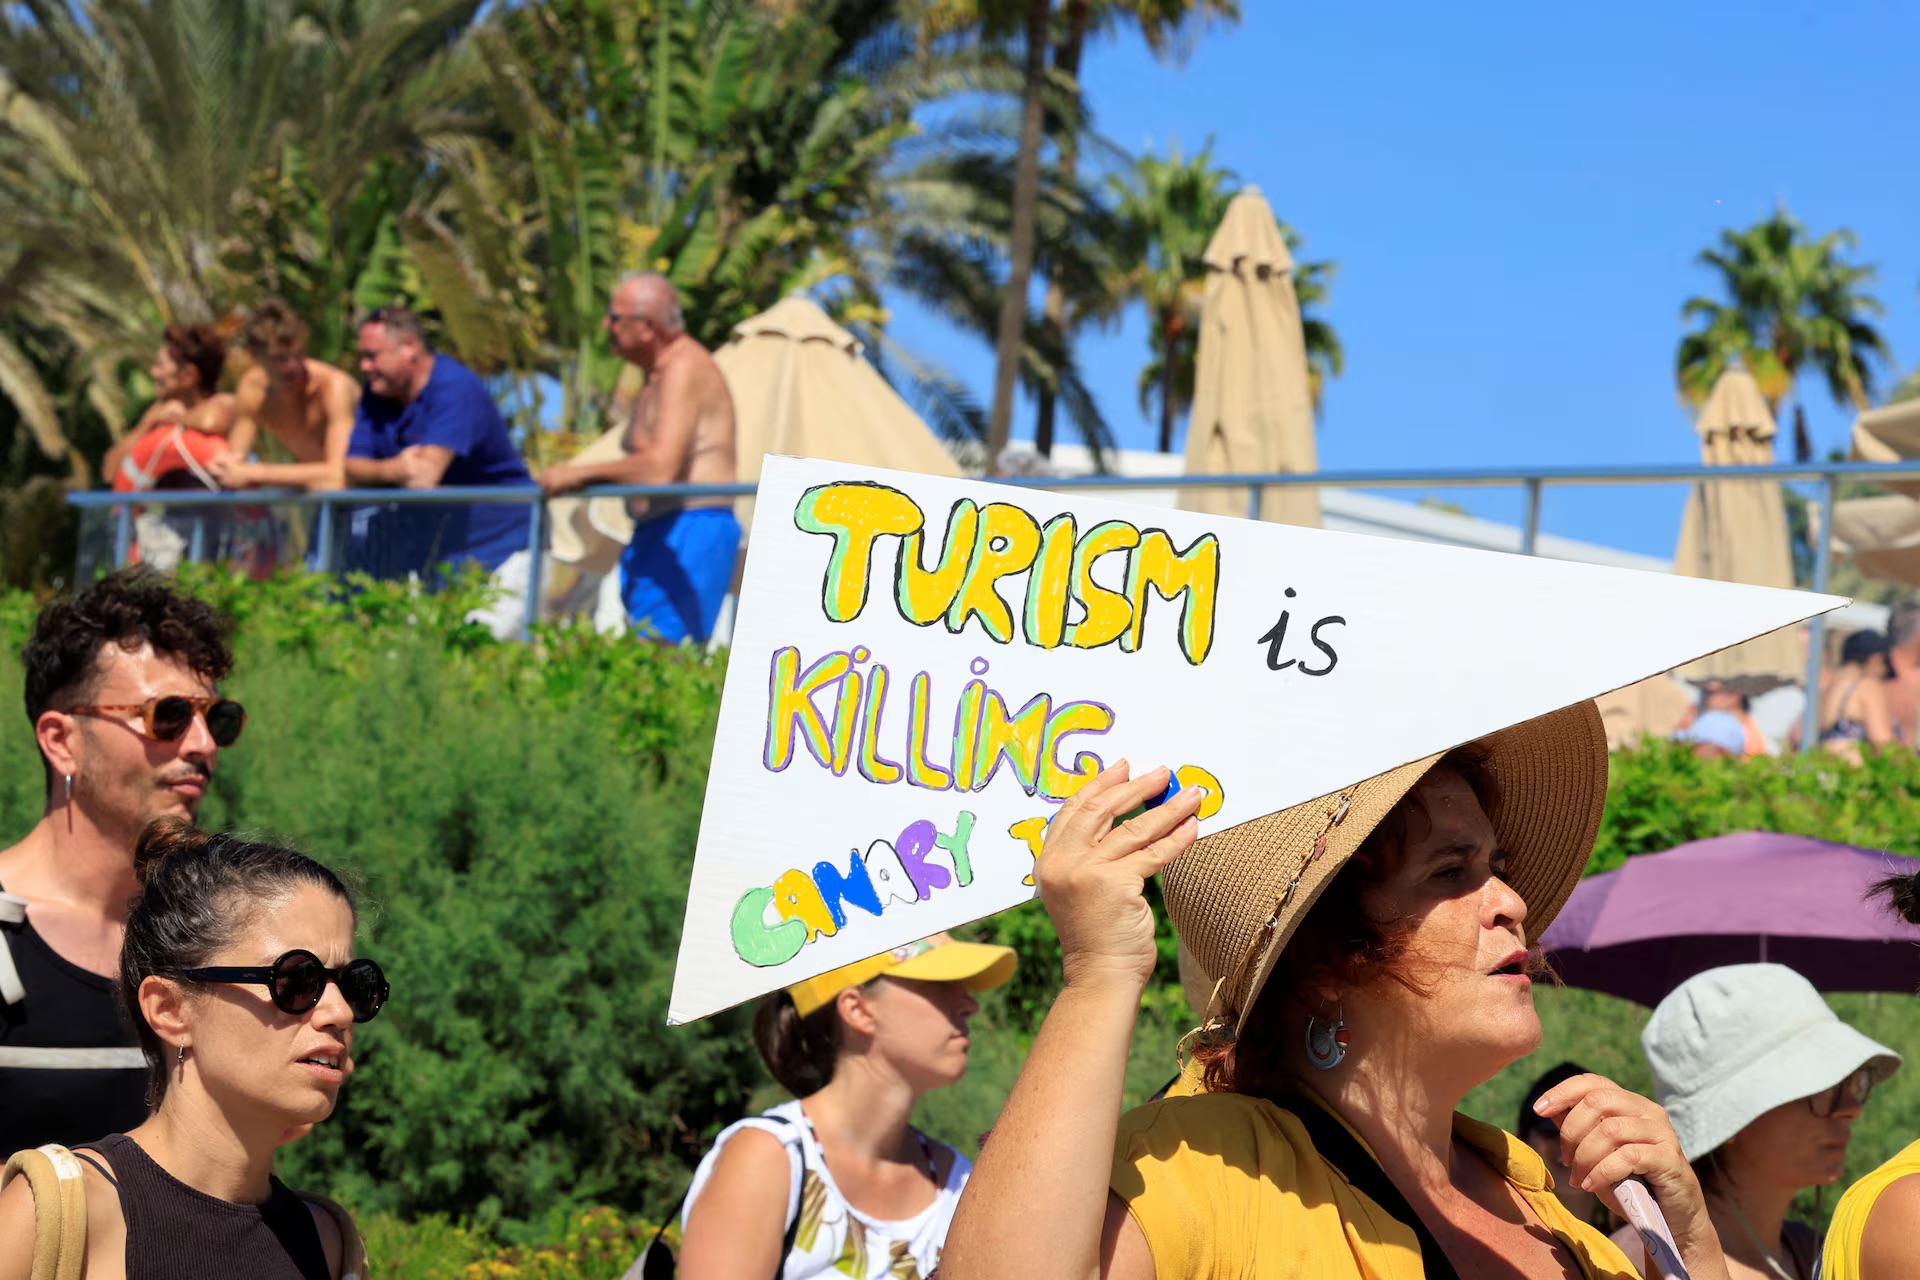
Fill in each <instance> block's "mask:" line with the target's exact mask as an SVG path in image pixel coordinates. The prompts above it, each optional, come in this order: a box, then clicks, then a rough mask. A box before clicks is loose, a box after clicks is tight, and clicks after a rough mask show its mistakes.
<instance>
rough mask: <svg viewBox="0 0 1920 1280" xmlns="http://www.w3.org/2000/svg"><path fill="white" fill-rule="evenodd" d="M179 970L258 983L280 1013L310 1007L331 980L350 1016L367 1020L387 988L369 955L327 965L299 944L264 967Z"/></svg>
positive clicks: (188, 975)
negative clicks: (339, 964)
mask: <svg viewBox="0 0 1920 1280" xmlns="http://www.w3.org/2000/svg"><path fill="white" fill-rule="evenodd" d="M179 976H180V977H182V978H185V979H187V980H188V981H190V982H223V983H233V984H235V985H238V986H245V987H251V986H264V987H265V988H266V989H267V993H268V994H269V995H270V996H271V997H272V998H273V1007H274V1008H276V1009H278V1010H280V1011H281V1012H282V1013H311V1012H312V1011H313V1007H314V1006H315V1005H317V1004H319V1003H320V997H321V996H322V995H324V994H325V993H326V990H327V984H328V983H329V982H332V983H337V984H339V987H340V994H341V995H343V996H345V997H346V998H347V1007H348V1008H350V1009H352V1010H353V1020H354V1021H355V1022H371V1021H372V1020H373V1015H374V1014H376V1013H379V1012H380V1008H381V1006H382V1005H384V1004H386V1002H387V994H388V991H389V988H388V986H387V975H386V974H384V973H382V972H381V971H380V966H379V965H378V964H375V963H374V962H373V961H371V960H349V961H347V963H345V964H343V965H341V966H340V967H339V968H338V969H329V968H327V966H325V965H323V964H321V963H320V957H319V956H316V955H315V954H313V952H311V951H299V950H295V951H289V952H287V954H285V955H283V956H281V957H280V958H279V959H278V960H275V961H274V962H273V963H272V964H271V965H267V966H265V967H255V968H246V967H240V966H234V965H215V966H214V967H212V968H210V969H182V970H181V971H180V975H179Z"/></svg>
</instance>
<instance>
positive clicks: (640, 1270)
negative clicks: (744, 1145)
mask: <svg viewBox="0 0 1920 1280" xmlns="http://www.w3.org/2000/svg"><path fill="white" fill-rule="evenodd" d="M758 1118H759V1119H761V1120H771V1121H772V1122H773V1123H775V1124H777V1125H782V1126H784V1127H786V1128H788V1129H791V1130H793V1131H794V1134H795V1137H796V1138H797V1137H798V1135H799V1132H800V1126H799V1125H797V1124H795V1123H794V1122H793V1121H791V1120H789V1119H787V1118H786V1117H785V1116H777V1115H774V1114H773V1113H772V1112H771V1111H769V1112H766V1113H764V1114H762V1115H761V1116H759V1117H758ZM780 1145H781V1146H783V1147H784V1146H789V1145H790V1140H789V1139H788V1138H787V1137H786V1136H785V1135H781V1136H780ZM799 1150H800V1181H801V1188H802V1192H803V1194H804V1191H805V1187H806V1170H807V1154H806V1152H807V1148H806V1144H805V1143H801V1144H800V1148H799ZM692 1197H693V1184H692V1183H688V1184H687V1189H686V1190H685V1191H683V1192H681V1193H680V1203H678V1204H676V1205H675V1206H674V1207H673V1212H672V1213H671V1214H669V1215H667V1216H666V1217H665V1218H663V1219H661V1221H660V1225H659V1227H657V1228H656V1229H655V1230H654V1233H653V1239H651V1240H649V1241H648V1242H647V1247H646V1248H645V1249H643V1250H641V1251H640V1256H639V1257H638V1258H635V1259H634V1260H633V1265H632V1266H630V1267H628V1268H627V1271H626V1274H625V1275H624V1276H622V1277H621V1280H673V1275H674V1271H675V1269H676V1260H675V1258H674V1256H673V1252H672V1251H671V1250H670V1249H668V1248H667V1245H666V1242H665V1241H664V1240H662V1239H661V1237H662V1236H664V1235H665V1234H666V1231H667V1224H668V1223H671V1222H678V1221H679V1220H680V1218H681V1216H682V1215H683V1214H685V1213H686V1211H687V1201H688V1200H689V1199H691V1198H692ZM800 1199H801V1198H800V1197H799V1196H795V1197H794V1199H793V1202H792V1206H791V1207H790V1208H789V1209H788V1210H787V1234H786V1237H785V1239H783V1240H781V1242H780V1261H779V1262H777V1263H776V1264H774V1268H773V1280H780V1277H781V1275H782V1274H784V1273H785V1271H786V1269H787V1258H788V1257H789V1256H790V1255H791V1254H792V1253H793V1242H794V1241H795V1240H796V1239H798V1238H799V1235H800ZM34 1280H39V1277H38V1276H35V1277H34ZM341 1280H346V1277H344V1276H343V1277H341Z"/></svg>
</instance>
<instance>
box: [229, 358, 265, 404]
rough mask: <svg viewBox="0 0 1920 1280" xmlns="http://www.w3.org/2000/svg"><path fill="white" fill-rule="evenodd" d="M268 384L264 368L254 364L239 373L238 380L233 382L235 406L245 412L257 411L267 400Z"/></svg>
mask: <svg viewBox="0 0 1920 1280" xmlns="http://www.w3.org/2000/svg"><path fill="white" fill-rule="evenodd" d="M268 386H269V384H268V382H267V371H266V368H265V367H264V366H262V365H257V364H256V365H254V366H253V367H252V368H250V369H248V370H247V371H246V372H245V373H243V374H241V375H240V381H239V382H237V383H235V384H234V388H233V399H234V405H235V407H236V408H238V409H240V410H241V411H243V412H246V413H257V412H258V411H259V410H260V407H261V406H262V405H264V404H266V402H267V391H268Z"/></svg>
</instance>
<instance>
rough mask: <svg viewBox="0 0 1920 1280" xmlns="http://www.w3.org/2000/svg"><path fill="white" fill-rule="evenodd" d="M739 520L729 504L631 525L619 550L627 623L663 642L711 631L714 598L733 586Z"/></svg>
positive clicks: (701, 636) (716, 604) (715, 607)
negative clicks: (630, 535) (623, 547)
mask: <svg viewBox="0 0 1920 1280" xmlns="http://www.w3.org/2000/svg"><path fill="white" fill-rule="evenodd" d="M739 551H740V522H739V521H738V520H736V519H734V518H733V508H732V507H696V508H694V509H693V510H691V511H688V510H681V511H676V512H674V513H673V514H671V515H664V516H657V517H655V518H654V519H652V520H646V521H643V522H641V523H640V524H638V525H635V526H634V530H633V541H631V542H629V543H628V544H627V549H626V550H625V551H623V552H621V554H620V599H621V600H622V601H623V602H625V604H626V606H627V621H628V622H629V623H630V624H631V625H632V627H633V629H634V630H635V631H636V632H637V633H639V634H641V635H644V636H649V637H654V638H658V639H660V640H664V641H666V642H667V643H668V644H679V643H680V642H681V641H682V640H687V639H692V640H695V641H698V642H700V643H702V644H704V643H706V640H707V638H708V637H709V636H711V635H712V634H713V624H714V622H715V621H716V620H717V619H718V618H719V616H720V602H721V601H722V600H724V599H725V598H726V595H727V588H728V587H730V586H732V585H733V560H734V557H735V556H736V555H737V554H739Z"/></svg>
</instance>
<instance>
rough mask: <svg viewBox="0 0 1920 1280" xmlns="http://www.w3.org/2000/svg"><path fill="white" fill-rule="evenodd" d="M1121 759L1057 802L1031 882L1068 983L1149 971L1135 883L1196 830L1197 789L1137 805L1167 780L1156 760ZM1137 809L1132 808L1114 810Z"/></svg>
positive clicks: (1132, 978)
mask: <svg viewBox="0 0 1920 1280" xmlns="http://www.w3.org/2000/svg"><path fill="white" fill-rule="evenodd" d="M1128 774H1129V770H1128V767H1127V762H1126V761H1124V760H1122V761H1119V762H1118V763H1116V764H1113V765H1110V766H1109V767H1108V768H1106V769H1105V770H1103V771H1102V772H1101V773H1099V774H1098V775H1097V776H1096V777H1094V778H1093V779H1092V781H1090V782H1088V783H1087V784H1086V786H1084V787H1082V788H1081V789H1080V791H1079V792H1078V793H1077V794H1075V795H1074V796H1073V798H1072V799H1070V800H1068V801H1067V802H1066V803H1065V804H1064V805H1062V806H1061V807H1060V812H1059V813H1058V814H1056V815H1055V816H1054V819H1053V822H1052V823H1051V824H1050V825H1049V826H1048V828H1047V836H1046V841H1045V843H1043V844H1042V845H1041V849H1040V860H1039V862H1038V863H1037V864H1036V865H1035V867H1034V883H1035V884H1036V885H1037V886H1038V887H1039V890H1040V900H1041V901H1042V902H1044V903H1045V904H1046V907H1047V915H1048V917H1049V918H1050V919H1051V920H1052V921H1053V927H1054V931H1055V932H1056V933H1058V934H1059V935H1060V952H1061V963H1062V965H1063V967H1064V969H1065V972H1066V978H1067V983H1068V985H1070V986H1071V985H1075V984H1079V985H1087V984H1090V983H1091V984H1099V983H1105V982H1111V981H1115V980H1118V981H1119V982H1121V983H1125V984H1130V985H1131V986H1132V987H1133V988H1134V994H1135V995H1136V996H1137V995H1138V991H1139V990H1141V989H1144V988H1145V986H1146V984H1147V982H1148V981H1149V980H1150V979H1151V978H1152V977H1153V966H1154V961H1155V959H1156V958H1157V956H1158V954H1159V952H1158V950H1157V949H1156V947H1155V946H1154V938H1153V912H1152V910H1151V909H1150V908H1149V907H1148V906H1147V901H1146V898H1145V897H1144V896H1142V893H1141V890H1142V889H1143V887H1144V886H1145V884H1146V881H1147V877H1148V876H1151V875H1153V874H1154V873H1155V872H1157V871H1159V870H1160V868H1162V867H1164V866H1166V865H1167V864H1168V863H1169V862H1172V861H1173V860H1174V859H1175V858H1176V857H1178V856H1179V855H1180V854H1181V853H1183V852H1185V851H1186V849H1187V848H1188V847H1189V846H1190V845H1192V844H1193V841H1194V837H1195V836H1196V835H1198V834H1199V829H1200V828H1199V822H1198V820H1197V819H1196V818H1195V817H1194V813H1195V811H1196V810H1198V809H1199V807H1200V802H1201V800H1202V799H1203V797H1204V795H1205V792H1204V791H1203V790H1202V789H1201V788H1199V787H1187V788H1186V789H1184V790H1182V791H1180V792H1178V793H1176V794H1175V795H1174V796H1173V797H1172V798H1171V799H1169V800H1168V801H1166V803H1164V804H1161V805H1159V806H1157V807H1154V808H1147V809H1142V806H1143V805H1146V804H1148V803H1149V802H1150V801H1152V800H1154V799H1155V798H1157V797H1158V796H1160V795H1161V794H1162V793H1163V792H1165V791H1166V789H1167V784H1168V781H1169V779H1170V778H1171V772H1170V771H1169V770H1168V769H1166V768H1164V767H1162V768H1158V769H1152V770H1149V771H1148V772H1146V773H1143V774H1141V775H1140V776H1139V777H1137V778H1133V777H1129V776H1128ZM1136 809H1140V810H1141V812H1139V813H1135V814H1134V815H1133V816H1132V817H1129V818H1126V819H1124V820H1120V819H1121V815H1123V814H1127V813H1132V812H1133V811H1134V810H1136Z"/></svg>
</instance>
